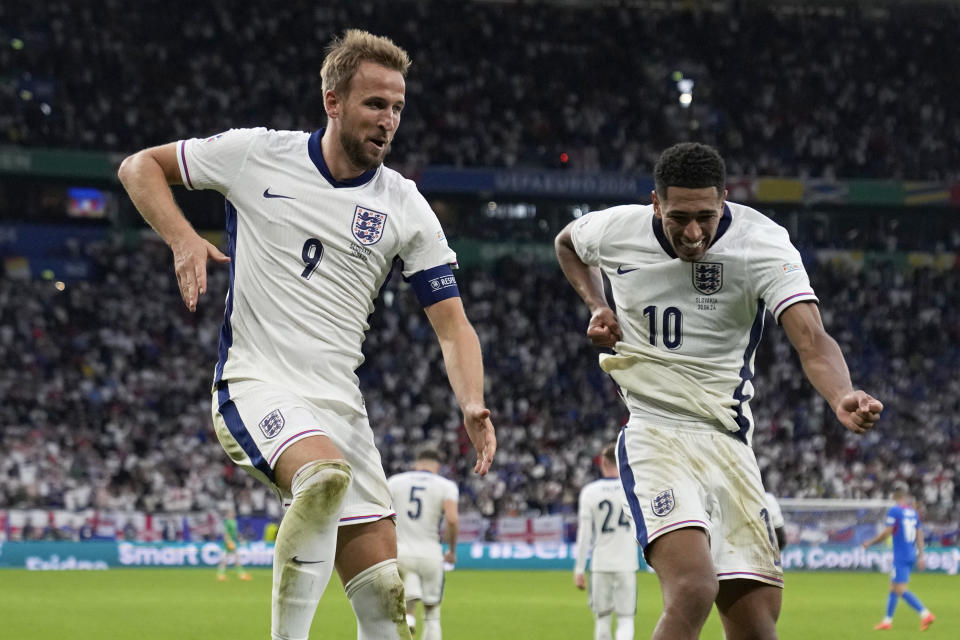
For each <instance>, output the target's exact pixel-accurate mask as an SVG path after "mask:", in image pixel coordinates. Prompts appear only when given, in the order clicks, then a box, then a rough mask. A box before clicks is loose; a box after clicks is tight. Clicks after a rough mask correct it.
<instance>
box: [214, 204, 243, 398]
mask: <svg viewBox="0 0 960 640" xmlns="http://www.w3.org/2000/svg"><path fill="white" fill-rule="evenodd" d="M224 202H225V204H224V208H225V209H226V212H227V226H226V230H227V255H228V256H230V265H229V267H228V269H229V271H230V285H229V288H228V289H227V304H226V308H225V309H224V310H223V324H222V325H220V345H219V347H218V348H217V368H216V370H215V371H214V375H213V381H214V383H217V382H220V380H221V378H223V367H224V366H225V365H226V364H227V354H228V353H229V351H230V347H231V346H233V326H232V325H231V324H230V316H231V315H232V314H233V296H234V293H233V286H234V279H235V276H236V274H237V208H236V207H234V206H233V203H232V202H230V201H229V200H225V201H224Z"/></svg>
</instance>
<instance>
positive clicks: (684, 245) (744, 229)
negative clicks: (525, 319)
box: [555, 143, 882, 640]
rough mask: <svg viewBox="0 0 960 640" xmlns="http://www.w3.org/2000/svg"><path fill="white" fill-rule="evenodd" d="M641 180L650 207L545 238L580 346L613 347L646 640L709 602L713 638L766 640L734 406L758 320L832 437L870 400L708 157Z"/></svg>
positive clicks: (794, 268)
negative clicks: (652, 590)
mask: <svg viewBox="0 0 960 640" xmlns="http://www.w3.org/2000/svg"><path fill="white" fill-rule="evenodd" d="M654 181H655V190H654V192H653V194H652V198H653V204H652V205H648V206H641V205H628V206H620V207H614V208H612V209H607V210H605V211H596V212H594V213H590V214H588V215H586V216H583V217H582V218H580V219H578V220H575V221H574V222H572V223H570V224H569V225H567V227H566V228H564V229H563V230H562V231H561V232H560V233H559V234H558V236H557V239H556V243H555V244H556V250H557V258H558V260H559V261H560V266H561V267H562V269H563V272H564V274H566V276H567V279H568V280H570V282H571V284H572V285H573V287H574V289H575V290H576V291H577V293H578V294H579V295H580V297H581V298H582V299H583V300H584V302H585V303H586V304H587V306H588V307H589V309H590V312H591V314H592V315H591V318H590V323H589V326H588V328H587V336H588V337H589V338H590V339H591V341H592V342H593V343H594V344H595V345H598V346H602V347H612V348H614V349H615V351H616V353H615V354H603V355H601V356H600V359H601V362H600V366H601V368H602V369H604V370H605V371H607V372H608V373H610V374H611V376H612V377H613V378H614V380H615V381H616V382H617V383H618V384H619V385H620V387H621V389H622V391H623V397H624V401H625V403H626V404H627V407H628V409H629V410H630V419H629V421H628V423H627V425H626V427H625V428H624V429H623V430H622V431H621V434H620V438H619V440H618V444H617V462H618V466H619V469H620V479H621V481H622V483H623V488H624V492H625V493H626V497H627V502H628V504H629V505H630V509H631V512H632V513H633V519H634V522H635V526H636V530H637V540H638V541H639V542H640V545H641V547H642V548H643V551H644V554H645V556H646V559H647V561H648V562H649V564H650V565H651V566H652V567H653V568H654V569H655V570H656V572H657V577H658V578H659V580H660V587H661V590H662V592H663V612H662V613H661V616H660V619H659V621H658V623H657V626H656V629H655V630H654V635H653V637H654V638H671V639H672V640H677V639H683V638H696V637H698V635H699V632H700V629H701V628H702V627H703V624H704V622H705V621H706V619H707V616H708V614H709V613H710V609H711V607H712V604H713V603H714V602H716V604H717V609H718V610H719V612H720V618H721V621H722V623H723V626H724V630H725V632H726V635H727V637H728V638H747V637H749V638H774V637H776V621H777V617H778V616H779V613H780V604H781V587H782V584H783V571H782V569H781V566H780V554H779V550H778V549H777V546H776V539H775V538H774V533H773V530H772V528H771V523H770V522H769V518H768V517H765V516H768V514H767V513H766V509H765V503H764V490H763V486H762V484H761V481H760V470H759V469H758V467H757V461H756V458H755V457H754V455H753V450H752V448H751V442H752V434H753V417H752V414H751V412H750V405H749V402H750V399H751V398H752V397H753V386H752V385H751V382H750V380H751V379H752V378H753V358H754V353H755V351H756V347H757V344H758V342H759V340H760V335H761V333H762V331H763V325H764V319H765V318H764V316H765V314H766V311H767V309H769V310H770V311H771V312H772V314H773V317H774V320H776V322H778V323H779V324H781V325H783V328H784V330H785V331H786V332H787V336H788V338H789V339H790V342H791V343H792V344H793V346H794V348H796V350H797V352H798V354H799V356H800V361H801V363H802V365H803V370H804V372H805V373H806V375H807V378H808V379H809V380H810V382H811V383H813V386H814V387H816V389H817V391H819V392H820V394H821V395H823V397H824V398H825V399H826V400H827V402H828V403H829V404H830V407H831V408H832V409H833V411H834V413H835V415H836V416H837V418H838V419H839V421H840V422H841V423H842V424H843V425H844V426H845V427H846V428H847V429H849V430H850V431H852V432H854V433H858V434H862V433H865V432H866V431H868V430H869V429H870V428H872V427H873V425H874V423H875V422H876V421H877V419H878V418H879V416H880V412H881V410H882V405H881V404H880V402H878V401H877V400H875V399H874V398H872V397H871V396H869V395H867V394H866V393H864V392H863V391H855V390H854V388H853V385H852V384H851V382H850V374H849V372H848V370H847V365H846V362H845V361H844V358H843V354H842V353H841V352H840V349H839V347H838V346H837V343H836V342H835V341H834V340H833V339H832V338H831V337H830V336H829V335H828V334H827V333H826V331H825V330H824V328H823V324H822V322H821V319H820V313H819V310H818V307H817V304H816V302H817V297H816V295H815V294H814V292H813V289H811V287H810V282H809V280H808V278H807V274H806V271H805V270H804V268H803V264H802V263H801V261H800V255H799V253H798V252H797V250H796V249H795V248H794V247H793V246H792V245H791V244H790V240H789V238H788V236H787V232H786V230H785V229H783V228H782V227H780V226H778V225H777V224H775V223H773V222H772V221H770V220H769V219H768V218H767V217H765V216H764V215H762V214H760V213H759V212H757V211H755V210H753V209H751V208H749V207H746V206H743V205H740V204H735V203H733V202H726V193H727V192H726V188H725V182H726V175H725V169H724V164H723V159H722V158H721V157H720V155H719V154H718V153H717V152H716V151H715V150H714V149H712V148H711V147H708V146H706V145H702V144H696V143H683V144H678V145H675V146H673V147H670V148H669V149H667V150H666V151H664V152H663V154H662V155H661V156H660V159H659V161H658V162H657V166H656V168H655V173H654ZM601 271H602V272H603V274H604V275H606V277H607V278H608V279H609V281H610V287H611V291H612V294H613V300H614V302H615V304H616V308H617V311H616V313H614V312H613V310H612V309H611V307H610V306H609V305H608V304H607V301H606V298H605V296H604V289H603V280H602V278H601Z"/></svg>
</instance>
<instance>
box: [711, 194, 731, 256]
mask: <svg viewBox="0 0 960 640" xmlns="http://www.w3.org/2000/svg"><path fill="white" fill-rule="evenodd" d="M731 222H733V214H732V213H730V207H729V205H727V203H726V202H724V203H723V215H722V216H720V224H718V225H717V234H716V235H715V236H713V241H711V242H710V246H711V247H712V246H713V245H715V244H717V240H719V239H720V238H722V237H723V234H725V233H726V232H727V229H729V228H730V223H731Z"/></svg>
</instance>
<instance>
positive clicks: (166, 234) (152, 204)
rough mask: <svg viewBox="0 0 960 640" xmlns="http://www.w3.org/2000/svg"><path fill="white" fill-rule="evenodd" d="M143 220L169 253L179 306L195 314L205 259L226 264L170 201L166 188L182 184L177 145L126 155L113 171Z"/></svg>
mask: <svg viewBox="0 0 960 640" xmlns="http://www.w3.org/2000/svg"><path fill="white" fill-rule="evenodd" d="M117 175H118V176H119V178H120V182H121V183H123V186H124V188H125V189H126V190H127V193H128V194H129V196H130V200H131V201H133V204H134V206H135V207H136V208H137V211H139V212H140V215H142V216H143V219H144V220H146V221H147V222H148V223H149V224H150V226H151V227H153V229H154V230H155V231H156V232H157V233H158V234H159V235H160V237H161V238H163V240H164V242H166V243H167V245H168V246H169V247H170V250H171V251H173V265H174V270H175V271H176V274H177V284H178V286H179V288H180V296H181V297H182V298H183V303H184V304H185V305H186V306H187V308H188V309H189V310H190V311H196V309H197V300H198V299H199V297H200V296H201V295H202V294H204V293H206V291H207V260H208V259H212V260H214V261H216V262H220V263H226V262H230V258H229V257H227V256H225V255H224V254H223V253H221V251H220V250H219V249H217V248H216V247H215V246H213V245H212V244H211V243H209V242H207V241H206V240H204V239H203V238H201V237H200V235H199V234H198V233H197V232H196V231H195V230H194V228H193V227H192V226H190V223H189V222H188V221H187V219H186V217H185V216H184V215H183V212H182V211H181V210H180V207H178V206H177V203H176V202H175V201H174V199H173V192H172V191H170V185H174V184H183V182H182V178H181V177H180V168H179V167H178V165H177V143H176V142H171V143H169V144H165V145H161V146H159V147H151V148H149V149H144V150H142V151H138V152H137V153H135V154H133V155H131V156H128V157H127V158H125V159H124V161H123V162H122V163H121V164H120V170H119V171H118V172H117Z"/></svg>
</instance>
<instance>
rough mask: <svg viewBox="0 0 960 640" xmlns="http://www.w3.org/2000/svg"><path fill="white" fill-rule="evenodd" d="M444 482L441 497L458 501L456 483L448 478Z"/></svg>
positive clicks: (458, 493) (458, 495)
mask: <svg viewBox="0 0 960 640" xmlns="http://www.w3.org/2000/svg"><path fill="white" fill-rule="evenodd" d="M445 484H446V487H445V488H444V492H443V499H444V500H453V501H454V502H458V501H459V500H460V489H458V488H457V485H456V483H454V482H451V481H449V480H448V481H447V482H446V483H445Z"/></svg>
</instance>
